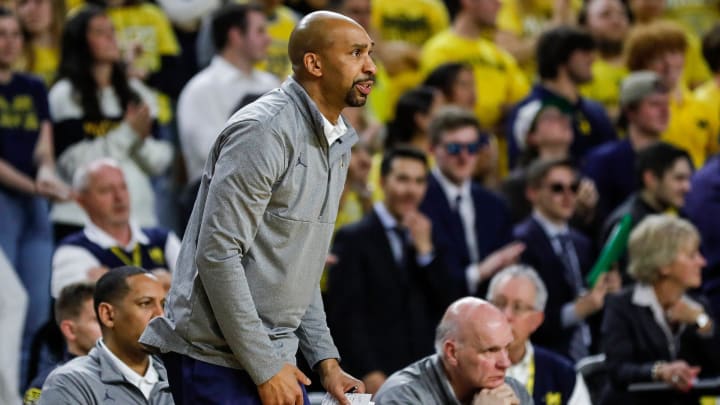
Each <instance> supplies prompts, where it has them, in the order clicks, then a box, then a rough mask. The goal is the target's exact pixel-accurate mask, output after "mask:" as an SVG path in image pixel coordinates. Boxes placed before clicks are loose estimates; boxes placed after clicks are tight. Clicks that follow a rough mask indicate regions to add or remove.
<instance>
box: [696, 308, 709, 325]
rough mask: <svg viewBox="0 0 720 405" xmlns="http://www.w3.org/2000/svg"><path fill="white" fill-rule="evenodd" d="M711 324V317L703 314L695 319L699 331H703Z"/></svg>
mask: <svg viewBox="0 0 720 405" xmlns="http://www.w3.org/2000/svg"><path fill="white" fill-rule="evenodd" d="M708 323H710V317H709V316H708V315H707V314H706V313H705V312H703V313H701V314H700V315H698V316H697V318H695V324H696V325H697V327H698V329H702V328H704V327H706V326H707V325H708Z"/></svg>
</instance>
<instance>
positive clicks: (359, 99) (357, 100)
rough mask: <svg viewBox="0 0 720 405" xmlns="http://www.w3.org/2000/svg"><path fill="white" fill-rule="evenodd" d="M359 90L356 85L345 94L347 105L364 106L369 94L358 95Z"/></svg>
mask: <svg viewBox="0 0 720 405" xmlns="http://www.w3.org/2000/svg"><path fill="white" fill-rule="evenodd" d="M356 92H357V90H356V89H355V86H353V88H352V89H350V91H348V92H347V94H345V105H347V106H348V107H362V106H364V105H365V103H366V102H367V96H365V95H357V94H356Z"/></svg>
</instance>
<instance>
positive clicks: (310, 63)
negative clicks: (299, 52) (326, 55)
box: [303, 52, 322, 77]
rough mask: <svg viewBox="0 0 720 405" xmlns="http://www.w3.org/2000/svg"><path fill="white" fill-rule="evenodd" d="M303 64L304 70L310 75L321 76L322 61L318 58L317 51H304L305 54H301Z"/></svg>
mask: <svg viewBox="0 0 720 405" xmlns="http://www.w3.org/2000/svg"><path fill="white" fill-rule="evenodd" d="M303 64H304V65H305V70H306V71H307V72H308V73H309V74H310V75H311V76H315V77H321V76H322V62H321V60H320V55H318V54H317V53H315V52H305V55H303Z"/></svg>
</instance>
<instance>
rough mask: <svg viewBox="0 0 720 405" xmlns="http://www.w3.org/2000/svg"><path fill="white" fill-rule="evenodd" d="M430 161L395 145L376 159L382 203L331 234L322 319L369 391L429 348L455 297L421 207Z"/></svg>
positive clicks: (348, 365)
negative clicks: (332, 262) (333, 261)
mask: <svg viewBox="0 0 720 405" xmlns="http://www.w3.org/2000/svg"><path fill="white" fill-rule="evenodd" d="M427 170H428V169H427V161H426V158H425V155H424V154H423V153H422V152H420V151H417V150H415V149H395V150H390V151H388V152H387V153H386V155H385V157H384V158H383V161H382V164H381V169H380V171H381V185H382V187H383V191H384V193H385V198H384V200H383V202H380V203H377V204H376V205H375V206H374V207H373V210H372V212H370V213H369V214H367V215H366V216H365V217H364V218H363V219H362V220H361V221H359V222H357V223H355V224H352V225H349V226H347V227H345V228H342V229H340V231H339V232H338V233H337V235H336V236H335V242H334V244H333V248H332V252H333V254H335V255H336V256H337V260H338V261H337V263H336V264H335V265H334V266H333V267H332V268H330V271H329V278H328V292H327V316H328V324H329V325H330V327H331V331H332V334H333V339H334V341H335V343H336V344H337V346H338V348H339V350H340V351H341V352H342V353H343V367H344V368H345V369H346V370H348V372H350V373H353V374H354V375H359V376H363V380H364V382H365V386H366V389H367V392H370V393H374V392H375V391H376V390H377V389H378V388H380V385H382V383H383V382H384V380H385V377H386V376H387V375H390V374H391V373H392V372H394V371H397V370H399V369H401V368H403V367H404V366H405V365H407V364H409V363H412V362H413V361H415V360H418V359H420V358H421V357H423V356H426V355H428V354H430V353H432V351H433V339H434V330H435V327H436V325H437V322H438V321H439V319H440V317H441V316H442V313H443V311H444V309H445V308H446V307H447V306H448V305H449V304H450V303H451V302H452V301H453V300H454V299H455V298H457V297H458V296H459V294H458V293H456V291H458V290H459V289H460V288H459V287H456V286H455V284H453V281H452V279H451V278H450V277H449V275H448V273H447V271H446V270H445V268H444V267H443V261H442V260H441V259H440V257H439V256H438V254H436V252H435V247H434V245H433V242H432V236H431V235H432V229H431V224H430V220H429V219H428V218H427V217H426V216H425V215H423V214H422V213H420V212H419V211H418V206H419V204H420V201H421V200H422V198H423V196H424V194H425V189H426V188H427Z"/></svg>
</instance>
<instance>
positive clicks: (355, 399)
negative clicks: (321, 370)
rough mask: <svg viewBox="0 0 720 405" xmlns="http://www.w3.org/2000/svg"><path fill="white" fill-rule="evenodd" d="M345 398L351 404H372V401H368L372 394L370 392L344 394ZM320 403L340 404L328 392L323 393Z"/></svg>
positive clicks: (326, 404) (323, 404) (324, 404)
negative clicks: (323, 396)
mask: <svg viewBox="0 0 720 405" xmlns="http://www.w3.org/2000/svg"><path fill="white" fill-rule="evenodd" d="M345 396H346V397H347V399H349V400H350V403H351V404H352V405H373V404H374V402H370V398H372V395H370V394H345ZM322 405H340V403H339V402H338V401H337V400H336V399H335V397H333V396H332V395H330V393H327V394H325V398H323V400H322Z"/></svg>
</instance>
